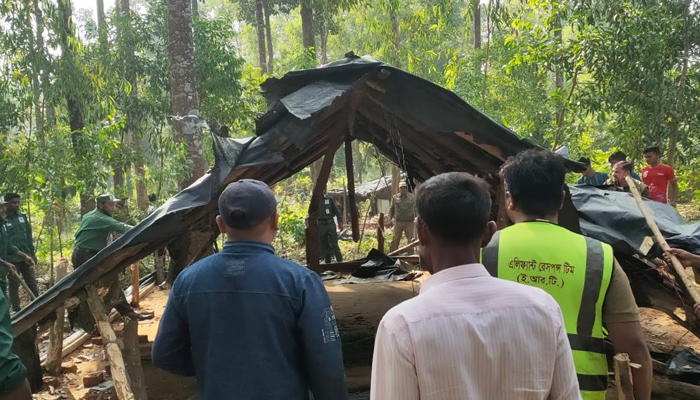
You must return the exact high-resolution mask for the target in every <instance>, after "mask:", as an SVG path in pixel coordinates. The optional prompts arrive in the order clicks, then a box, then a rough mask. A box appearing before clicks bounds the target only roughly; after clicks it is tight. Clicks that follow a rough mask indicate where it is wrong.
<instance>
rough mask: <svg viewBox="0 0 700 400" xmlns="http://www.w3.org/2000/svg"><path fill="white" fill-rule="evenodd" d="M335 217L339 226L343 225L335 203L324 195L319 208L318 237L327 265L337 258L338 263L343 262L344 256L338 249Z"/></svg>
mask: <svg viewBox="0 0 700 400" xmlns="http://www.w3.org/2000/svg"><path fill="white" fill-rule="evenodd" d="M334 217H336V218H338V224H339V225H340V224H342V222H343V217H342V215H340V211H338V208H337V207H336V206H335V202H334V201H333V200H332V199H331V198H329V197H328V196H326V194H325V193H324V195H323V199H322V200H321V204H320V205H319V207H318V236H319V240H320V241H321V246H320V248H321V255H322V256H323V259H324V260H325V261H326V264H328V263H330V262H331V258H332V257H335V259H336V260H337V261H338V262H342V261H343V255H342V254H341V253H340V247H338V231H337V230H336V224H335V221H334V219H333V218H334Z"/></svg>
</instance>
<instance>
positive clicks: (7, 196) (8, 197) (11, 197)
mask: <svg viewBox="0 0 700 400" xmlns="http://www.w3.org/2000/svg"><path fill="white" fill-rule="evenodd" d="M19 198H20V195H18V194H17V193H12V192H10V193H7V194H5V201H10V200H14V199H19Z"/></svg>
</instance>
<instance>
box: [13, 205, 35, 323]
mask: <svg viewBox="0 0 700 400" xmlns="http://www.w3.org/2000/svg"><path fill="white" fill-rule="evenodd" d="M5 202H6V204H5V207H6V210H7V211H6V213H7V216H6V217H5V221H6V222H5V227H6V228H7V235H8V237H9V240H10V243H11V244H12V245H14V246H15V247H17V248H18V249H19V250H20V251H21V252H23V253H24V254H27V255H28V256H30V257H32V258H33V259H34V262H35V263H36V252H35V250H34V241H33V238H32V225H31V224H30V223H29V219H28V218H27V214H25V213H23V212H20V210H19V206H20V196H19V195H18V194H17V193H7V194H6V195H5ZM7 261H9V262H11V263H12V264H14V265H15V267H17V272H19V274H20V275H21V276H22V277H23V278H24V281H25V282H26V283H27V286H28V287H29V290H31V291H32V293H34V296H38V295H39V287H38V286H37V283H36V273H35V272H34V268H32V267H31V266H30V265H29V264H27V263H26V262H24V259H22V258H21V257H19V256H17V255H16V254H11V255H8V256H7ZM8 281H9V282H10V304H11V305H12V311H14V312H17V311H19V310H20V308H21V307H20V300H19V285H20V282H19V279H17V278H15V276H14V275H12V274H10V276H9V277H8Z"/></svg>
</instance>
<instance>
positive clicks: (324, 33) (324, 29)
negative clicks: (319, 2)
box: [318, 12, 328, 65]
mask: <svg viewBox="0 0 700 400" xmlns="http://www.w3.org/2000/svg"><path fill="white" fill-rule="evenodd" d="M327 17H328V14H327V13H326V12H324V13H322V14H320V17H319V19H318V23H319V25H320V26H319V31H321V64H322V65H325V64H327V63H328V24H327V21H326V18H327Z"/></svg>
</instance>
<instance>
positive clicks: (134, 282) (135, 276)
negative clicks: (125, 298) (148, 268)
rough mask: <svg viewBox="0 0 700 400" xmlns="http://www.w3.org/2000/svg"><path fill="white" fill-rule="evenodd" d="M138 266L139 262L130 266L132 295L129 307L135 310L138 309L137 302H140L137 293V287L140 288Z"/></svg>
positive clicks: (139, 296)
mask: <svg viewBox="0 0 700 400" xmlns="http://www.w3.org/2000/svg"><path fill="white" fill-rule="evenodd" d="M139 264H140V262H139V261H137V262H135V263H133V264H131V293H133V295H132V296H131V305H132V306H133V307H136V308H138V307H139V302H140V301H141V295H140V293H139V287H140V286H141V285H139V279H140V275H141V271H140V268H139Z"/></svg>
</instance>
